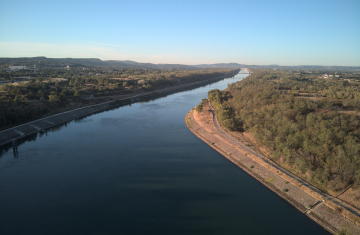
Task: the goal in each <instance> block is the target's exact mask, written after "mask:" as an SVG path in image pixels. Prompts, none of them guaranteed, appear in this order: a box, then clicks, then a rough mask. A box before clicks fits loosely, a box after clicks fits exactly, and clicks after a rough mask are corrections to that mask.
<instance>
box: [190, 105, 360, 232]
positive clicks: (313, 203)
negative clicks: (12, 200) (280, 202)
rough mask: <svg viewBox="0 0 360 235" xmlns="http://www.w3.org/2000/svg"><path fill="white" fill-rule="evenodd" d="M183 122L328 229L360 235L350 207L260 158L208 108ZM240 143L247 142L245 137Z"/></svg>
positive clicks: (192, 113)
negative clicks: (228, 130)
mask: <svg viewBox="0 0 360 235" xmlns="http://www.w3.org/2000/svg"><path fill="white" fill-rule="evenodd" d="M185 123H186V125H187V127H188V128H189V130H190V131H191V132H192V133H194V134H195V135H196V136H197V137H198V138H200V139H201V140H203V141H204V142H205V143H207V144H209V146H210V147H212V148H213V149H215V150H216V151H218V152H219V153H221V154H222V155H223V156H224V157H226V158H227V159H228V160H230V161H231V162H233V163H234V164H236V165H237V166H239V167H240V168H242V169H243V170H244V171H246V172H247V173H248V174H250V175H251V176H253V177H254V178H255V179H257V180H258V181H259V182H260V183H262V184H263V185H264V186H266V187H268V188H269V189H270V190H272V191H273V192H274V193H276V194H277V195H279V196H280V197H281V198H283V199H284V200H286V201H288V202H289V203H290V204H292V205H293V206H294V207H296V208H297V209H298V210H300V211H301V212H302V213H305V214H306V215H307V216H308V217H310V218H311V219H313V220H314V221H316V222H317V223H318V224H320V225H321V226H323V227H324V228H325V229H327V230H328V231H329V232H331V233H333V234H338V233H339V232H347V233H348V234H360V227H359V224H360V223H359V217H358V216H357V215H355V214H354V213H353V212H354V211H351V208H348V207H344V206H342V204H341V203H339V202H338V201H337V200H336V199H332V198H329V197H326V196H324V194H323V193H319V192H318V191H317V190H316V189H314V188H313V187H312V186H311V185H309V184H307V183H306V182H304V181H302V180H301V179H299V178H297V177H295V176H293V175H292V174H291V173H288V172H286V171H284V170H283V169H281V168H279V167H277V166H276V165H274V164H273V163H271V162H270V161H269V160H268V159H266V158H264V157H262V158H261V157H260V155H259V154H258V153H255V152H254V151H252V150H250V149H249V148H248V147H247V146H245V145H244V144H242V143H240V141H239V140H238V139H235V138H233V137H232V136H230V135H228V133H226V132H224V131H223V130H222V128H221V127H220V126H219V124H218V123H217V120H216V116H215V115H214V113H213V112H212V110H211V109H210V107H208V106H206V107H205V106H204V108H203V111H202V112H197V111H195V110H191V111H190V112H189V113H188V114H187V115H186V117H185ZM241 142H243V143H245V142H246V138H245V137H244V136H242V140H241ZM249 150H250V151H249ZM355 213H356V212H355ZM345 234H346V233H345Z"/></svg>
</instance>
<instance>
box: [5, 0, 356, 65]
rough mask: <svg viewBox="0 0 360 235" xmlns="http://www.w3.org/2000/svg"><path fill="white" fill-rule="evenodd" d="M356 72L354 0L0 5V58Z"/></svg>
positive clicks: (18, 2)
mask: <svg viewBox="0 0 360 235" xmlns="http://www.w3.org/2000/svg"><path fill="white" fill-rule="evenodd" d="M30 56H46V57H55V58H64V57H73V58H84V57H85V58H88V57H90V58H100V59H102V60H134V61H138V62H151V63H181V64H202V63H229V62H236V63H241V64H261V65H266V64H279V65H329V66H330V65H348V66H360V1H359V0H354V1H351V0H343V1H331V0H328V1H316V0H312V1H307V0H304V1H289V0H287V1H269V0H268V1H264V0H252V1H225V0H222V1H211V0H208V1H196V0H192V1H187V0H182V1H176V0H171V1H170V0H169V1H138V0H127V1H106V0H103V1H91V0H88V1H81V0H80V1H75V0H73V1H67V0H63V1H51V0H47V1H40V0H35V1H21V0H12V1H9V0H0V57H30Z"/></svg>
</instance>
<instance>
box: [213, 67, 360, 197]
mask: <svg viewBox="0 0 360 235" xmlns="http://www.w3.org/2000/svg"><path fill="white" fill-rule="evenodd" d="M359 98H360V93H359V84H358V83H349V82H345V81H341V80H322V79H318V78H316V77H311V76H310V77H309V76H303V75H295V74H294V73H291V72H289V71H276V72H275V71H269V70H258V71H256V72H255V73H254V74H252V75H251V76H249V77H247V78H245V79H244V80H242V81H240V82H237V83H234V84H231V85H229V86H228V88H227V89H226V90H224V91H219V90H217V89H215V90H212V91H209V92H208V100H209V101H210V102H211V104H212V106H213V107H214V109H215V111H216V113H217V117H218V119H219V121H220V123H221V124H222V125H223V126H224V127H225V128H228V129H229V130H233V131H240V132H243V131H247V132H250V133H251V134H252V136H253V137H254V138H255V139H256V141H257V142H258V143H260V144H261V145H263V146H265V147H266V148H267V149H268V150H270V152H271V156H270V157H271V158H272V160H274V161H275V162H278V163H279V164H281V165H283V166H286V167H287V168H288V169H290V170H291V171H293V172H295V173H296V174H298V175H301V176H302V177H305V178H307V180H309V181H311V182H312V183H314V184H315V185H317V186H319V187H320V188H322V189H324V190H330V191H332V192H336V191H339V190H342V189H344V188H345V187H346V186H348V185H351V184H354V185H355V187H356V188H359V187H360V120H359V116H358V114H359V112H358V109H359V108H360V106H359V101H360V100H359ZM335 106H337V107H339V108H341V109H342V110H345V112H338V111H336V110H335V109H334V107H335Z"/></svg>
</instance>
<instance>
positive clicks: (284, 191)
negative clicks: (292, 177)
mask: <svg viewBox="0 0 360 235" xmlns="http://www.w3.org/2000/svg"><path fill="white" fill-rule="evenodd" d="M281 191H282V192H283V193H286V192H288V191H289V190H288V189H286V188H284V189H283V190H281Z"/></svg>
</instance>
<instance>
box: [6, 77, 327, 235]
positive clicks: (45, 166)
mask: <svg viewBox="0 0 360 235" xmlns="http://www.w3.org/2000/svg"><path fill="white" fill-rule="evenodd" d="M246 76H247V75H246V74H238V75H236V76H235V77H234V78H228V79H224V80H222V81H219V82H216V83H213V84H210V85H207V86H203V87H200V88H196V89H193V90H190V91H183V92H178V93H175V94H172V95H169V96H166V97H163V98H160V99H156V100H152V101H149V102H142V103H135V104H132V105H131V106H124V107H120V108H116V109H113V110H110V111H106V112H102V113H99V114H94V115H91V116H88V117H86V118H83V119H81V120H74V121H71V122H69V123H67V124H66V125H63V126H62V127H59V128H54V129H52V130H50V131H48V132H47V133H46V134H42V135H40V134H39V135H38V136H37V137H36V138H32V140H31V141H27V142H25V143H23V144H21V145H20V146H19V149H18V156H17V157H14V155H13V152H12V150H11V149H10V150H8V151H7V150H6V149H5V148H4V147H3V148H2V149H0V151H1V152H0V234H2V235H7V234H9V235H10V234H27V235H29V234H53V235H54V234H61V235H64V234H205V235H210V234H244V235H247V234H277V235H278V234H292V235H296V234H301V235H303V234H307V235H309V234H316V235H321V234H329V233H328V232H327V231H326V230H324V229H323V228H322V227H320V226H319V225H318V224H316V223H315V222H313V221H312V220H311V219H309V218H308V217H307V216H305V215H304V214H302V213H301V212H300V211H298V210H297V209H295V208H294V207H292V206H291V205H290V204H288V203H287V202H285V201H284V200H282V199H281V198H280V197H278V196H277V195H276V194H274V193H273V192H272V191H270V190H269V189H267V188H266V187H264V186H263V185H262V184H260V183H259V182H257V181H256V180H255V179H253V178H252V177H251V176H249V175H247V174H246V173H245V172H244V171H242V170H241V169H240V168H238V167H237V166H235V165H234V164H233V163H231V162H230V161H228V160H227V159H226V158H224V157H223V156H222V155H220V154H219V153H218V152H216V151H215V150H213V149H212V148H210V147H209V146H208V145H207V144H205V143H203V142H202V141H201V140H200V139H198V138H197V137H196V136H194V135H193V134H192V133H191V132H190V131H189V130H188V129H187V128H186V125H185V123H184V117H185V114H186V113H187V112H188V111H189V110H190V109H191V108H193V107H194V106H195V105H197V104H198V103H199V102H200V101H201V99H202V98H205V97H207V91H209V90H211V89H215V88H218V89H225V88H226V87H227V84H228V83H233V82H236V81H240V80H242V79H243V78H244V77H246Z"/></svg>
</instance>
